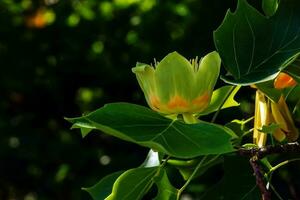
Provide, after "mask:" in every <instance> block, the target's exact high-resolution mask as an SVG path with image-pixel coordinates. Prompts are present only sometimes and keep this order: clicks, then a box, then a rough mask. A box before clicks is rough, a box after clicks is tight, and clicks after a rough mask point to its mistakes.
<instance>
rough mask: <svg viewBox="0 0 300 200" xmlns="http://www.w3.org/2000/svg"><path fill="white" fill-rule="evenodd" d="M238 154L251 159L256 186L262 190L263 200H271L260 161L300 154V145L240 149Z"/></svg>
mask: <svg viewBox="0 0 300 200" xmlns="http://www.w3.org/2000/svg"><path fill="white" fill-rule="evenodd" d="M238 153H239V154H240V155H242V156H247V157H250V164H251V166H252V169H253V172H254V175H255V178H256V184H257V186H258V188H259V189H260V192H261V195H262V199H263V200H271V192H270V191H269V190H268V189H267V188H266V184H265V183H264V172H263V170H262V169H261V167H260V166H259V160H261V159H263V158H264V157H265V156H267V155H271V154H278V153H300V145H299V143H298V142H293V143H287V144H282V145H273V146H271V145H270V146H264V147H260V148H258V147H254V148H249V149H246V148H240V149H238Z"/></svg>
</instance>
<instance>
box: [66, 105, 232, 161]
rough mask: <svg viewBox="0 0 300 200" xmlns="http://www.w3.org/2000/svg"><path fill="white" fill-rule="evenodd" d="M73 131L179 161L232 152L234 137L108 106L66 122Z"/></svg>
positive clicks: (141, 111) (211, 126) (225, 130)
mask: <svg viewBox="0 0 300 200" xmlns="http://www.w3.org/2000/svg"><path fill="white" fill-rule="evenodd" d="M67 120H69V121H70V122H72V123H73V124H74V125H73V126H74V127H75V128H78V127H84V128H91V129H98V130H101V131H103V132H105V133H107V134H110V135H113V136H115V137H118V138H120V139H123V140H126V141H130V142H133V143H136V144H139V145H142V146H146V147H149V148H152V149H154V150H156V151H159V152H163V153H166V154H168V155H171V156H175V157H179V158H192V157H196V156H199V155H207V154H223V153H227V152H232V151H234V149H233V147H232V144H231V142H230V139H231V135H234V133H233V132H232V131H231V130H230V129H228V128H226V127H223V126H219V125H215V124H211V123H207V122H200V123H197V124H185V123H183V122H181V121H178V120H175V121H174V120H171V119H168V118H165V117H163V116H161V115H159V114H158V113H156V112H154V111H152V110H150V109H148V108H146V107H143V106H139V105H134V104H128V103H112V104H107V105H105V106H104V107H102V108H100V109H98V110H96V111H94V112H92V113H90V114H88V115H86V116H83V117H78V118H69V119H67Z"/></svg>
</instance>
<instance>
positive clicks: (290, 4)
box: [214, 0, 300, 85]
mask: <svg viewBox="0 0 300 200" xmlns="http://www.w3.org/2000/svg"><path fill="white" fill-rule="evenodd" d="M299 36H300V1H299V0H282V1H280V4H279V8H278V10H277V12H276V13H275V15H273V16H272V17H270V18H267V17H265V16H263V15H262V14H261V13H259V12H258V11H257V10H256V9H255V8H253V7H251V6H250V5H249V4H248V3H247V1H246V0H239V1H238V6H237V10H236V11H235V13H231V12H230V11H228V12H227V14H226V16H225V19H224V21H223V22H222V24H221V25H220V27H219V28H218V29H217V30H216V31H215V32H214V41H215V46H216V48H217V50H218V52H219V54H220V56H221V58H222V61H223V63H224V65H225V68H226V69H227V71H228V72H229V73H230V75H232V77H231V76H230V77H229V76H226V77H222V79H223V80H224V81H226V82H228V83H231V84H237V85H250V84H253V83H258V82H264V81H267V80H271V79H273V78H275V76H276V75H277V74H278V72H279V71H280V70H282V69H283V68H284V67H286V66H287V64H288V63H290V61H291V60H293V58H294V57H295V56H296V55H297V54H298V53H299V52H300V37H299Z"/></svg>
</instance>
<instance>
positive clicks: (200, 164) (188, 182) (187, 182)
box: [177, 156, 207, 200]
mask: <svg viewBox="0 0 300 200" xmlns="http://www.w3.org/2000/svg"><path fill="white" fill-rule="evenodd" d="M206 159H207V156H204V157H203V158H202V159H201V161H200V162H199V163H198V165H197V166H196V168H195V169H194V171H193V173H192V174H191V176H190V177H189V178H188V180H187V181H186V182H185V184H184V185H183V186H182V187H181V188H180V189H179V190H178V193H177V200H179V197H180V195H181V193H182V192H183V191H184V190H185V188H186V187H187V186H188V185H189V184H190V182H191V181H192V180H193V178H194V176H195V175H196V173H197V171H198V170H199V169H200V167H201V166H202V164H203V163H204V161H205V160H206Z"/></svg>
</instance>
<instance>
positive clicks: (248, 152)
mask: <svg viewBox="0 0 300 200" xmlns="http://www.w3.org/2000/svg"><path fill="white" fill-rule="evenodd" d="M238 153H239V154H240V155H242V156H249V157H253V156H256V157H257V159H258V160H260V159H262V158H264V157H265V156H267V155H271V154H279V153H300V145H299V143H298V142H292V143H287V144H281V145H274V146H271V145H270V146H264V147H260V148H258V147H253V148H247V149H246V148H240V149H238Z"/></svg>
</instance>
